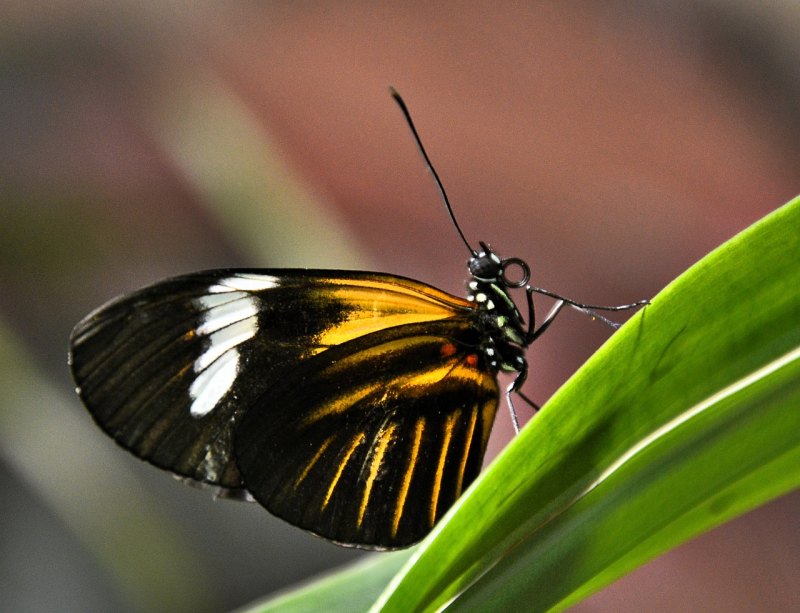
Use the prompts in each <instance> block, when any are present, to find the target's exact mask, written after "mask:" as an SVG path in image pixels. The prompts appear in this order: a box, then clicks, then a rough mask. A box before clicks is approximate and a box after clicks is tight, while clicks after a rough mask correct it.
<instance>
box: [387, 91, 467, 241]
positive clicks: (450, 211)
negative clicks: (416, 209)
mask: <svg viewBox="0 0 800 613" xmlns="http://www.w3.org/2000/svg"><path fill="white" fill-rule="evenodd" d="M389 92H390V93H391V94H392V98H394V101H395V102H397V105H398V106H399V107H400V110H401V111H403V115H405V118H406V122H407V123H408V127H409V128H411V133H412V134H413V135H414V140H415V141H416V142H417V147H419V152H420V153H421V154H422V157H423V158H424V159H425V164H427V166H428V170H430V171H431V174H432V175H433V178H434V180H435V181H436V185H437V187H438V188H439V193H440V194H441V195H442V200H444V205H445V207H447V212H448V214H449V215H450V219H451V221H452V222H453V225H454V226H455V227H456V231H457V232H458V235H459V236H460V237H461V240H462V241H464V244H465V245H466V246H467V249H469V252H470V253H471V254H472V255H473V256H477V255H478V253H477V251H475V250H474V249H473V248H472V247H470V244H469V243H468V242H467V238H466V237H465V236H464V233H463V232H462V231H461V226H459V225H458V221H456V216H455V214H454V213H453V207H451V206H450V199H449V198H448V197H447V192H446V191H444V185H442V180H441V179H440V178H439V174H438V173H437V172H436V169H435V168H434V167H433V164H432V163H431V159H430V158H429V157H428V153H427V152H426V151H425V147H423V146H422V140H421V139H420V137H419V134H418V133H417V128H416V127H414V122H413V121H412V120H411V113H409V112H408V107H407V106H406V103H405V102H404V101H403V98H402V97H401V96H400V94H398V93H397V90H396V89H395V88H394V87H390V88H389Z"/></svg>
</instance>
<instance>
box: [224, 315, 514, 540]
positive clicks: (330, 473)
mask: <svg viewBox="0 0 800 613" xmlns="http://www.w3.org/2000/svg"><path fill="white" fill-rule="evenodd" d="M497 401H498V389H497V382H496V379H495V376H494V373H493V372H491V371H490V370H489V369H488V368H486V365H485V363H484V357H483V355H482V354H481V353H480V352H479V349H478V338H477V335H476V331H475V330H474V329H473V328H472V327H471V322H470V321H469V320H467V319H466V318H461V319H454V320H447V321H435V322H426V323H421V324H409V325H403V326H399V327H395V328H390V329H386V330H382V331H379V332H375V333H372V334H369V335H366V336H363V337H360V338H358V339H354V340H352V341H350V342H348V343H345V344H343V345H340V346H338V347H334V348H331V349H330V350H328V351H326V352H324V353H322V354H319V355H317V356H314V357H313V358H311V359H309V360H307V361H304V362H303V363H302V364H300V365H299V366H298V367H297V368H295V369H293V370H292V371H291V372H289V373H286V376H285V377H284V378H283V379H282V380H281V381H279V382H277V383H276V384H275V385H274V386H273V387H270V388H269V389H268V390H267V391H266V393H265V394H264V395H263V397H262V398H260V399H259V400H258V401H257V402H256V403H255V405H254V406H252V407H251V408H250V410H249V411H248V412H247V414H246V415H244V416H243V418H242V420H241V422H240V423H239V425H238V426H237V429H236V435H235V449H236V456H237V462H238V465H239V468H240V470H241V472H242V475H243V477H244V482H245V485H246V487H247V489H248V490H249V491H250V493H251V494H252V495H253V496H254V497H255V498H256V500H257V501H258V502H260V503H261V504H262V505H263V506H265V507H266V508H267V509H269V510H270V511H271V512H272V513H274V514H276V515H278V516H279V517H282V518H284V519H286V520H287V521H289V522H290V523H292V524H295V525H297V526H300V527H302V528H305V529H307V530H310V531H312V532H315V533H317V534H319V535H321V536H324V537H325V538H328V539H331V540H334V541H337V542H340V543H348V544H357V545H359V546H362V547H371V548H377V549H387V548H396V547H404V546H407V545H409V544H412V543H414V542H416V541H418V540H420V539H421V538H422V537H423V536H424V535H425V534H427V533H428V532H429V531H430V529H431V528H432V527H433V525H434V524H435V523H436V521H437V520H438V519H439V518H440V517H441V516H442V515H443V514H444V512H445V511H446V510H447V509H448V508H449V507H450V506H451V505H452V503H453V502H454V501H455V500H456V499H457V498H458V497H459V496H460V494H461V492H462V491H463V490H464V489H465V488H466V487H467V486H468V485H469V483H470V482H471V481H472V480H473V479H474V478H475V477H476V476H477V474H478V473H479V472H480V468H481V463H482V460H483V455H484V451H485V448H486V442H487V439H488V436H489V432H490V430H491V426H492V423H493V420H494V415H495V412H496V408H497Z"/></svg>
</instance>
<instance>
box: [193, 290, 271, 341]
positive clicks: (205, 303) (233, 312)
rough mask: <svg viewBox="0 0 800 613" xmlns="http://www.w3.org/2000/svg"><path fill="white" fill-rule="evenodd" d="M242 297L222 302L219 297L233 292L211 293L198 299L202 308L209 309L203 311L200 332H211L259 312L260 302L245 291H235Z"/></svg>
mask: <svg viewBox="0 0 800 613" xmlns="http://www.w3.org/2000/svg"><path fill="white" fill-rule="evenodd" d="M234 294H235V295H237V296H241V298H238V299H234V300H228V301H226V302H222V301H221V300H219V298H222V297H224V296H230V295H232V294H211V295H208V296H202V297H200V298H198V299H197V303H198V306H199V307H200V308H204V309H207V310H206V311H205V313H203V317H202V319H201V321H200V325H199V326H197V333H198V334H211V333H212V332H216V331H217V330H220V329H221V328H224V327H226V326H230V325H231V324H234V323H236V322H239V321H242V320H245V319H248V318H253V316H254V315H256V314H258V303H257V302H256V300H255V299H254V298H251V297H250V296H248V295H247V294H245V293H243V292H234Z"/></svg>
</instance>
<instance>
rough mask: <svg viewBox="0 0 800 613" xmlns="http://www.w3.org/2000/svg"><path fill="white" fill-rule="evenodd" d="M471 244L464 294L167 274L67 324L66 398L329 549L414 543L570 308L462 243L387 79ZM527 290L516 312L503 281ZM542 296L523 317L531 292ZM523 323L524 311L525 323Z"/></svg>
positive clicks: (485, 251) (463, 483) (311, 275)
mask: <svg viewBox="0 0 800 613" xmlns="http://www.w3.org/2000/svg"><path fill="white" fill-rule="evenodd" d="M392 95H393V97H394V99H395V101H396V102H397V103H398V105H399V106H400V109H401V110H402V112H403V114H404V116H405V118H406V121H407V122H408V125H409V126H410V128H411V131H412V134H413V136H414V138H415V140H416V143H417V145H418V147H419V149H420V151H421V153H422V156H423V158H424V160H425V162H426V164H427V166H428V168H429V170H430V171H431V172H432V174H433V176H434V179H435V181H436V184H437V186H438V188H439V190H440V193H441V195H442V197H443V200H444V203H445V205H446V208H447V211H448V212H449V215H450V218H451V220H452V222H453V224H454V225H455V227H456V230H457V231H458V233H459V235H460V236H461V238H462V240H463V241H464V244H465V245H466V246H467V249H469V252H470V257H469V263H468V269H469V279H468V281H467V296H466V298H459V297H456V296H452V295H450V294H448V293H445V292H443V291H440V290H438V289H436V288H434V287H432V286H430V285H427V284H425V283H422V282H420V281H415V280H413V279H408V278H405V277H400V276H396V275H389V274H380V273H374V272H353V271H341V270H305V269H274V270H261V269H225V270H214V271H208V272H199V273H194V274H188V275H185V276H181V277H177V278H174V279H169V280H166V281H163V282H160V283H157V284H155V285H152V286H150V287H147V288H145V289H142V290H140V291H137V292H134V293H132V294H129V295H126V296H122V297H120V298H117V299H115V300H112V301H111V302H109V303H107V304H106V305H104V306H102V307H100V308H99V309H97V310H96V311H94V312H92V313H90V314H89V315H88V316H87V317H86V318H84V319H83V320H82V321H81V322H80V323H78V324H77V326H76V327H75V329H74V330H73V332H72V335H71V339H70V345H71V346H70V358H69V362H70V366H71V369H72V375H73V378H74V380H75V382H76V386H77V388H76V389H77V393H78V395H79V397H80V399H81V400H82V402H83V403H84V404H85V406H86V407H87V408H88V409H89V411H90V413H91V415H92V417H93V418H94V420H95V421H96V422H97V424H98V425H99V426H100V428H102V429H103V430H104V431H105V432H106V433H107V434H109V435H110V436H111V437H113V438H114V440H115V441H116V442H117V443H119V444H120V445H121V446H122V447H124V448H125V449H128V450H129V451H130V452H132V453H133V454H134V455H136V456H137V457H139V458H141V459H143V460H146V461H147V462H149V463H151V464H153V465H155V466H157V467H159V468H162V469H165V470H167V471H170V472H172V473H174V474H175V475H177V476H179V477H181V478H183V479H186V480H188V481H190V482H199V483H201V484H205V485H209V486H213V487H216V488H218V491H219V492H220V493H221V494H222V495H225V496H229V497H234V498H242V499H254V500H256V501H257V502H258V503H260V504H261V505H263V506H264V507H265V508H266V509H267V510H268V511H270V512H271V513H272V514H274V515H276V516H278V517H280V518H283V519H284V520H286V521H287V522H289V523H290V524H293V525H295V526H298V527H300V528H303V529H305V530H308V531H310V532H313V533H315V534H317V535H319V536H322V537H324V538H326V539H329V540H331V541H334V542H336V543H339V544H342V545H349V546H355V547H361V548H366V549H396V548H402V547H406V546H409V545H411V544H414V543H416V542H417V541H419V540H420V539H422V538H423V537H424V536H425V535H426V534H428V532H430V530H431V529H432V528H433V526H434V525H435V524H436V523H437V521H438V520H439V519H440V518H441V517H442V516H443V515H444V513H445V512H446V511H447V510H448V509H449V508H450V507H451V506H452V504H453V503H454V502H455V501H456V500H457V499H458V498H459V496H460V495H461V494H462V492H463V491H464V490H465V489H466V488H467V487H468V486H469V484H470V483H471V482H472V481H473V480H474V479H475V477H476V476H477V475H478V473H479V472H480V469H481V464H482V462H483V456H484V452H485V450H486V444H487V440H488V438H489V433H490V431H491V429H492V424H493V422H494V419H495V413H496V411H497V407H498V403H499V401H500V398H501V391H500V388H499V385H498V379H497V375H498V373H500V372H505V373H511V374H512V375H514V378H513V381H512V382H511V384H510V385H508V387H507V388H506V389H505V391H504V396H505V399H506V402H507V404H508V406H509V409H510V410H511V415H512V419H513V423H514V426H515V428H516V429H517V430H518V429H519V424H518V420H517V417H516V412H515V411H514V408H513V403H512V395H514V394H516V395H518V396H519V397H520V398H522V399H523V400H525V401H526V402H527V403H528V404H530V405H531V406H533V407H534V408H538V407H537V406H536V404H535V403H534V402H533V401H531V400H530V399H529V398H527V397H526V396H524V395H523V394H522V392H521V391H520V387H521V386H522V384H523V383H524V381H525V379H526V376H527V372H528V366H527V362H526V359H525V352H526V349H527V348H528V346H529V345H531V343H533V342H534V341H535V340H536V339H537V338H538V337H539V336H540V335H541V334H542V333H543V332H544V331H545V330H546V329H547V328H548V326H549V325H550V324H551V323H552V322H553V321H554V319H555V317H556V316H557V315H558V313H559V312H560V311H561V310H562V308H563V307H564V306H571V307H574V308H576V309H578V310H581V311H583V312H585V313H588V314H590V315H591V316H593V317H596V318H599V319H600V320H602V321H604V322H605V323H607V324H609V325H611V326H614V327H616V326H617V324H614V323H613V322H611V321H610V320H608V319H606V318H605V317H603V316H602V315H599V314H598V313H597V312H596V311H597V310H612V311H619V310H625V309H632V308H636V307H638V306H641V305H642V304H645V303H646V301H641V302H637V303H634V304H629V305H621V306H616V307H604V306H592V305H585V304H581V303H578V302H575V301H573V300H570V299H568V298H565V297H563V296H560V295H558V294H555V293H553V292H549V291H547V290H544V289H542V288H537V287H532V286H530V285H529V284H528V281H529V279H530V269H529V267H528V265H527V264H526V263H525V262H524V261H523V260H520V259H518V258H508V259H503V258H501V257H500V256H498V255H497V254H496V253H495V252H494V251H493V250H492V249H491V248H490V247H489V246H488V245H487V244H485V243H483V242H481V243H480V246H481V249H480V250H475V249H473V248H472V247H470V245H469V243H468V242H467V240H466V238H465V237H464V234H463V232H462V231H461V229H460V227H459V226H458V223H457V221H456V219H455V216H454V214H453V210H452V208H451V206H450V202H449V200H448V199H447V194H446V193H445V191H444V187H443V185H442V182H441V180H440V179H439V177H438V175H437V174H436V171H435V170H434V168H433V165H432V164H431V162H430V159H429V158H428V155H427V153H426V152H425V149H424V148H423V146H422V142H421V140H420V138H419V135H418V134H417V131H416V128H415V127H414V124H413V122H412V121H411V116H410V114H409V111H408V109H407V107H406V105H405V103H404V102H403V100H402V98H401V97H400V96H399V94H397V92H395V91H394V90H392ZM514 289H521V290H523V291H524V292H525V296H526V316H525V317H523V316H522V314H521V313H520V311H519V309H518V308H517V306H516V304H515V302H514V300H513V298H512V295H511V290H514ZM534 293H539V294H544V295H547V296H550V297H552V298H554V299H555V300H556V302H555V304H554V306H553V308H552V309H551V311H550V312H549V313H548V314H547V316H546V317H545V318H544V319H543V320H542V322H541V323H540V324H538V326H536V325H535V320H536V318H535V311H534V302H533V294H534ZM526 321H527V323H526Z"/></svg>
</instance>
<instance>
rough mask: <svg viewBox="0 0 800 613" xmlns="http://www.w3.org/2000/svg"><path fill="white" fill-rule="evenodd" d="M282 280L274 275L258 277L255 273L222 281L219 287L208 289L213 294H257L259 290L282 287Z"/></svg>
mask: <svg viewBox="0 0 800 613" xmlns="http://www.w3.org/2000/svg"><path fill="white" fill-rule="evenodd" d="M280 281H281V280H280V279H279V278H278V277H273V276H272V275H258V274H255V273H240V274H237V275H233V276H232V277H226V278H224V279H220V281H219V283H218V284H217V285H212V286H211V287H210V288H208V291H209V292H211V293H215V294H216V293H219V292H235V291H242V292H257V291H259V290H265V289H274V288H276V287H278V286H279V285H280Z"/></svg>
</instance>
